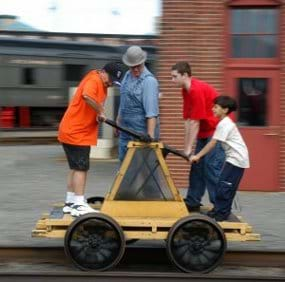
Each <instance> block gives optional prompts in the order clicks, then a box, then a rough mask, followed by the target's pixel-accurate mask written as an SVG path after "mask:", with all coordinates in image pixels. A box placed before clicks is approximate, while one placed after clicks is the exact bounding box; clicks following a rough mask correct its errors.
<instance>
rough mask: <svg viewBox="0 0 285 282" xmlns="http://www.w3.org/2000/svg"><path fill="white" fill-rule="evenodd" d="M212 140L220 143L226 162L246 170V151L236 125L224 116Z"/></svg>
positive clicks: (247, 163) (247, 165) (247, 158)
mask: <svg viewBox="0 0 285 282" xmlns="http://www.w3.org/2000/svg"><path fill="white" fill-rule="evenodd" d="M213 139H215V140H218V141H220V142H221V144H222V147H223V148H224V150H225V154H226V162H229V163H231V164H233V165H235V166H238V167H242V168H248V167H249V157H248V150H247V147H246V145H245V143H244V141H243V138H242V136H241V134H240V132H239V130H238V128H237V126H236V124H235V123H234V122H233V121H232V120H231V119H230V118H229V117H228V116H226V117H225V118H223V119H222V120H221V121H220V122H219V123H218V125H217V128H216V131H215V132H214V135H213Z"/></svg>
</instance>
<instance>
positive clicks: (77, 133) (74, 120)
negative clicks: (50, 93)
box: [58, 70, 107, 146]
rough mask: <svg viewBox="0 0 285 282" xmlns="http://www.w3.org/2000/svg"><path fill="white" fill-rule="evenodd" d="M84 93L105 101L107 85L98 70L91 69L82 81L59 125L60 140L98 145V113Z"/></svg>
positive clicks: (76, 143)
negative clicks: (87, 100)
mask: <svg viewBox="0 0 285 282" xmlns="http://www.w3.org/2000/svg"><path fill="white" fill-rule="evenodd" d="M83 95H87V96H89V97H91V98H92V99H94V100H95V101H96V102H97V103H100V104H102V103H104V101H105V99H106V97H107V87H105V86H104V84H103V82H102V80H101V78H100V75H99V73H98V71H95V70H93V71H90V72H89V73H88V74H87V75H86V76H85V77H84V78H83V79H82V81H81V82H80V84H79V86H78V88H77V91H76V93H75V95H74V97H73V98H72V100H71V102H70V104H69V106H68V108H67V110H66V112H65V114H64V116H63V118H62V120H61V122H60V125H59V132H58V140H59V141H60V142H62V143H67V144H72V145H82V146H83V145H84V146H89V145H96V144H97V138H98V122H97V121H96V117H97V113H96V112H95V110H94V109H93V108H92V107H91V106H90V105H89V104H87V103H86V101H85V100H84V98H83Z"/></svg>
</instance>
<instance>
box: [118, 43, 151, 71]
mask: <svg viewBox="0 0 285 282" xmlns="http://www.w3.org/2000/svg"><path fill="white" fill-rule="evenodd" d="M146 58H147V53H146V52H145V51H143V50H142V48H141V47H139V46H136V45H134V46H131V47H129V48H128V49H127V51H126V53H125V54H124V55H123V58H122V60H123V62H124V64H125V65H127V66H129V67H133V66H137V65H140V64H142V63H144V62H145V61H146Z"/></svg>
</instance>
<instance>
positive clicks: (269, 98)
mask: <svg viewBox="0 0 285 282" xmlns="http://www.w3.org/2000/svg"><path fill="white" fill-rule="evenodd" d="M228 74H229V77H228V78H229V79H227V85H226V90H227V93H230V95H232V96H234V97H235V98H236V100H237V101H238V103H239V110H238V112H237V113H236V120H237V123H238V126H239V128H240V131H241V134H242V135H243V137H244V139H245V142H246V144H247V146H248V149H249V154H250V164H251V167H250V168H249V169H247V170H246V172H245V176H244V177H243V180H242V183H241V185H240V189H241V190H256V191H278V190H280V185H279V174H278V169H279V152H280V109H279V104H280V97H279V95H280V94H279V93H280V83H279V71H278V70H272V69H270V70H244V69H243V70H242V72H241V71H240V70H230V71H229V72H228Z"/></svg>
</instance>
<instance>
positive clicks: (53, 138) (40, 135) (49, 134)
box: [0, 130, 58, 145]
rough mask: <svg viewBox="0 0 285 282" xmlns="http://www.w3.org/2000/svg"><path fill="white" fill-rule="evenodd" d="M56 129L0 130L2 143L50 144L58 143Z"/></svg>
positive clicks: (0, 143)
mask: <svg viewBox="0 0 285 282" xmlns="http://www.w3.org/2000/svg"><path fill="white" fill-rule="evenodd" d="M56 143H58V141H57V132H56V131H41V130H39V131H36V130H26V131H16V130H15V131H2V132H0V145H25V144H26V145H49V144H56Z"/></svg>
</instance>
